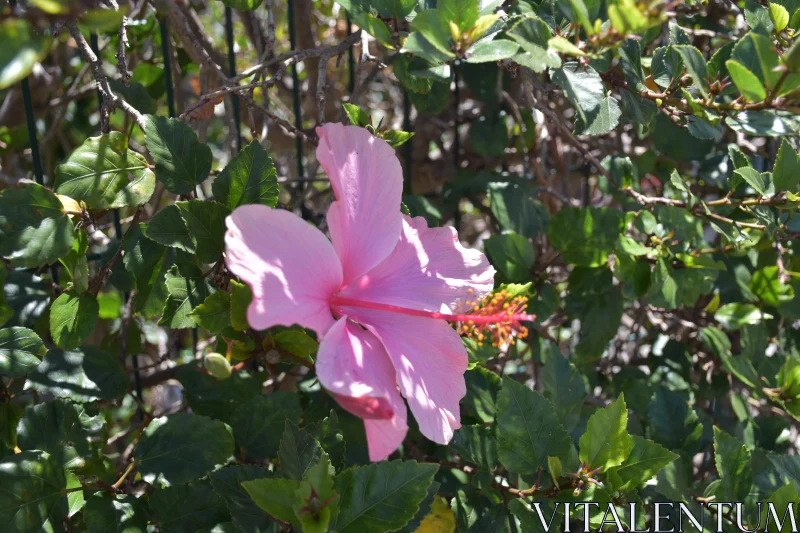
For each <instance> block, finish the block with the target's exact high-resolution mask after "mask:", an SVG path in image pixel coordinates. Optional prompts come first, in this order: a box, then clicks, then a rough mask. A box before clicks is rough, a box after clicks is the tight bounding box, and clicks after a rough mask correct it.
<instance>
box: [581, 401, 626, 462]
mask: <svg viewBox="0 0 800 533" xmlns="http://www.w3.org/2000/svg"><path fill="white" fill-rule="evenodd" d="M627 427H628V408H627V406H626V405H625V398H624V396H623V395H622V394H620V396H619V398H617V400H616V401H614V402H613V403H611V404H609V405H607V406H606V407H603V408H601V409H598V410H597V411H595V412H594V414H593V415H592V416H591V418H589V422H588V423H587V426H586V433H584V434H583V435H582V436H581V440H580V442H579V447H580V453H579V455H578V456H579V457H580V460H581V461H583V462H584V463H586V464H587V465H589V467H590V469H592V470H594V469H595V468H602V469H603V470H604V471H605V470H607V469H609V468H611V467H612V466H617V465H620V464H622V463H623V461H625V459H626V458H627V457H628V454H630V453H631V449H632V448H633V437H631V436H630V434H629V433H628V430H627Z"/></svg>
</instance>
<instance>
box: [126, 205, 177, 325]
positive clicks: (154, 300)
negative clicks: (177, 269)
mask: <svg viewBox="0 0 800 533" xmlns="http://www.w3.org/2000/svg"><path fill="white" fill-rule="evenodd" d="M170 207H172V206H170ZM167 209H169V208H167ZM167 209H164V210H162V211H160V212H159V213H162V212H163V211H166V210H167ZM156 216H158V215H156ZM178 220H179V221H180V217H179V219H178ZM151 223H152V221H151ZM146 231H147V225H145V224H139V226H138V227H136V228H132V229H131V230H129V233H128V235H129V237H126V239H125V243H124V250H125V255H123V256H122V262H123V264H124V265H125V270H127V271H128V272H130V273H131V274H132V275H133V276H134V278H135V280H136V292H135V293H134V297H133V304H134V309H135V310H136V311H137V312H138V313H141V314H142V315H144V316H145V317H148V318H149V317H152V316H154V315H156V314H158V313H160V312H161V310H162V309H164V304H165V303H166V301H167V285H166V281H165V277H166V275H167V271H168V270H169V268H170V267H171V266H172V264H171V263H172V261H171V260H170V259H171V256H172V255H173V254H171V253H170V254H168V253H167V248H166V247H164V246H163V245H161V244H159V243H157V242H155V241H153V240H151V239H149V238H145V236H144V233H145V232H146ZM168 256H169V259H168Z"/></svg>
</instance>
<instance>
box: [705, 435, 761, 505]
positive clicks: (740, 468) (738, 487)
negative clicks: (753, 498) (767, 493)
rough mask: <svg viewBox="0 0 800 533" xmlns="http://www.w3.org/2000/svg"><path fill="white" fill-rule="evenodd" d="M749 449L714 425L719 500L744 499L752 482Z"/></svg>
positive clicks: (734, 500)
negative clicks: (719, 481)
mask: <svg viewBox="0 0 800 533" xmlns="http://www.w3.org/2000/svg"><path fill="white" fill-rule="evenodd" d="M750 459H751V457H750V450H748V449H747V447H746V446H745V445H744V444H742V443H741V442H740V441H739V440H738V439H737V438H735V437H731V436H730V435H728V434H727V433H725V432H724V431H722V430H720V429H719V428H718V427H716V426H714V463H715V464H716V465H717V473H719V477H720V480H721V483H720V487H719V488H718V489H717V491H718V492H717V494H718V495H719V497H718V498H719V500H720V501H726V502H740V501H744V499H745V498H746V497H747V495H748V494H749V493H750V486H751V485H752V484H753V469H752V468H751V466H750Z"/></svg>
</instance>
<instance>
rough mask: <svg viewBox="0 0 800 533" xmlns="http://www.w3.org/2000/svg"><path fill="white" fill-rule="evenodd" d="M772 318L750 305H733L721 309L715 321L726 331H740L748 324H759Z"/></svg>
mask: <svg viewBox="0 0 800 533" xmlns="http://www.w3.org/2000/svg"><path fill="white" fill-rule="evenodd" d="M769 318H772V315H769V314H767V313H764V312H763V311H761V310H760V309H759V308H758V307H756V306H755V305H753V304H748V303H732V304H726V305H723V306H722V307H720V308H719V309H718V310H717V312H716V313H714V319H715V320H716V321H717V322H719V323H720V324H722V326H723V327H724V328H725V329H734V330H735V329H740V328H742V327H743V326H746V325H747V324H758V323H760V322H762V321H763V320H767V319H769Z"/></svg>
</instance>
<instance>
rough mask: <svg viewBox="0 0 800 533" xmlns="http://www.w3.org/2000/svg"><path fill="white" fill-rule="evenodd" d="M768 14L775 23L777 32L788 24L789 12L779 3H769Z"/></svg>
mask: <svg viewBox="0 0 800 533" xmlns="http://www.w3.org/2000/svg"><path fill="white" fill-rule="evenodd" d="M769 16H770V18H771V19H772V23H773V24H774V25H775V31H776V32H777V33H780V32H782V31H783V30H785V29H786V26H788V25H789V12H788V11H787V10H786V8H785V7H783V6H782V5H781V4H773V3H772V2H770V4H769Z"/></svg>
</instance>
